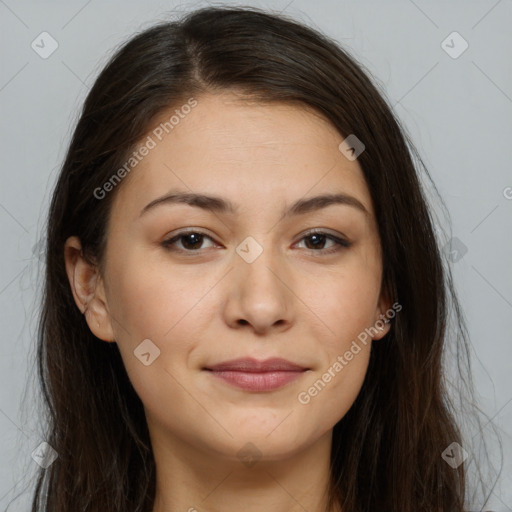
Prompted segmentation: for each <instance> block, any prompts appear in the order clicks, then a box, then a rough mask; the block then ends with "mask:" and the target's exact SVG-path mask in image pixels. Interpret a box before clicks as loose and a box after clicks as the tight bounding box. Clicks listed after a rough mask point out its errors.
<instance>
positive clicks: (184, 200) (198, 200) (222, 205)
mask: <svg viewBox="0 0 512 512" xmlns="http://www.w3.org/2000/svg"><path fill="white" fill-rule="evenodd" d="M163 204H167V205H168V204H188V205H190V206H195V207H197V208H202V209H203V210H207V211H210V212H212V213H224V214H231V215H235V214H236V213H237V212H238V207H237V206H236V205H235V204H234V203H232V202H231V201H229V200H227V199H224V198H222V197H219V196H209V195H205V194H196V193H192V192H180V191H171V192H170V193H168V194H165V195H164V196H161V197H158V198H156V199H154V200H153V201H151V202H150V203H149V204H147V205H146V206H145V207H144V208H143V209H142V210H141V212H140V214H139V217H141V216H142V215H144V214H145V213H146V212H148V211H149V210H152V209H153V208H155V207H156V206H159V205H163ZM333 204H341V205H346V206H352V207H354V208H356V209H357V210H359V211H360V212H362V213H364V214H365V215H367V216H370V212H369V211H368V210H367V209H366V208H365V206H364V205H363V204H362V203H361V202H360V201H359V200H358V199H356V198H355V197H353V196H351V195H348V194H345V193H337V194H322V195H319V196H314V197H307V198H303V199H299V200H298V201H296V202H295V203H293V204H292V205H291V206H290V207H288V208H287V209H286V210H285V211H284V212H282V218H286V217H291V216H293V215H301V214H304V213H309V212H312V211H316V210H320V209H322V208H326V207H327V206H331V205H333Z"/></svg>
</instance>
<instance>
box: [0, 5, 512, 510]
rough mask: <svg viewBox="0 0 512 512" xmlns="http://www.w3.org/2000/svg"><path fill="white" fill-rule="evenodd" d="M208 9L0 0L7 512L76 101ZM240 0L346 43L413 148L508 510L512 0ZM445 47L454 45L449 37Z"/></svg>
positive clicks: (30, 426) (29, 442)
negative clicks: (433, 207)
mask: <svg viewBox="0 0 512 512" xmlns="http://www.w3.org/2000/svg"><path fill="white" fill-rule="evenodd" d="M225 3H226V4H231V3H232V2H225ZM205 4H206V2H193V3H192V2H189V3H187V2H184V3H180V4H178V3H174V2H172V1H167V2H163V1H155V0H146V1H144V2H142V1H140V0H139V1H126V0H125V1H121V0H118V1H109V2H100V1H99V0H89V1H87V0H84V1H69V0H68V1H56V0H53V1H48V2H44V3H43V2H36V1H27V0H24V1H15V0H0V44H1V50H0V52H1V53H0V55H1V71H0V109H1V110H0V116H1V117H0V118H1V120H2V122H1V128H0V129H1V133H0V144H1V152H0V158H1V161H2V165H1V173H2V176H1V177H2V180H1V183H2V185H1V189H0V237H1V244H2V251H1V260H0V318H1V325H2V343H1V356H2V357H1V358H0V372H1V375H2V386H0V434H1V438H0V509H1V510H4V509H5V508H6V507H7V504H8V503H9V502H10V501H11V500H12V499H13V498H14V497H15V496H17V495H18V494H21V495H22V497H21V499H19V500H17V501H16V502H14V503H13V505H12V506H11V507H9V510H20V511H21V510H28V498H29V496H30V491H31V488H30V487H29V490H28V491H27V490H26V489H25V487H24V485H29V486H30V485H31V484H30V478H31V476H32V474H31V473H32V472H33V470H35V468H36V465H35V462H34V461H33V460H32V458H31V454H32V452H33V450H34V449H35V448H36V447H37V446H38V445H39V444H40V443H41V442H42V441H43V440H42V439H41V438H40V437H39V435H38V430H37V429H38V415H37V404H36V403H35V400H34V396H33V393H34V391H33V387H34V384H33V376H34V368H33V367H32V365H31V364H32V361H33V356H34V339H35V338H34V334H35V320H36V317H37V314H38V310H39V301H40V295H39V294H40V291H41V282H42V279H41V275H40V274H39V271H40V268H41V261H40V259H39V258H38V255H39V250H40V248H41V246H40V244H39V243H38V241H39V239H40V232H41V229H42V227H43V223H44V217H45V215H46V211H47V206H48V200H49V196H50V192H51V190H52V186H53V184H54V183H55V179H56V175H57V172H58V169H59V166H60V164H61V163H62V160H63V157H64V154H65V150H66V146H67V144H68V142H69V137H70V134H71V130H72V127H73V126H74V121H75V120H76V116H77V111H78V108H79V107H80V105H81V103H82V101H83V99H84V98H85V95H86V93H87V91H88V89H89V87H90V86H91V85H92V83H93V81H94V79H95V77H96V76H97V73H98V72H99V70H100V69H101V67H102V65H103V64H104V63H105V62H106V60H107V58H108V56H109V55H110V54H111V53H112V50H113V48H114V47H115V46H116V45H117V44H119V43H120V42H121V41H123V40H125V39H126V38H127V37H129V36H130V35H132V34H133V33H134V32H136V31H138V30H140V29H143V28H146V27H148V26H149V25H151V24H152V23H153V22H156V21H160V20H164V19H166V18H168V15H169V14H173V13H174V14H179V13H180V12H184V11H188V10H191V9H192V8H195V7H200V6H203V5H205ZM214 5H219V3H214ZM246 5H254V6H259V7H264V8H271V9H273V10H275V11H285V12H286V13H288V14H290V15H292V16H293V17H295V18H297V19H299V20H302V21H304V22H305V23H307V24H308V25H310V26H313V27H315V28H317V29H320V30H321V31H323V32H325V33H326V34H327V35H329V36H331V37H333V38H335V39H336V40H338V41H339V42H340V43H342V44H345V45H346V46H347V47H348V49H349V51H350V52H351V53H352V54H353V55H354V56H355V57H356V58H357V59H358V60H359V62H361V63H362V64H363V65H364V66H366V67H367V68H368V69H369V70H370V71H371V72H372V73H373V75H374V76H375V77H376V79H377V80H378V81H379V82H380V83H381V84H382V87H383V88H384V89H385V91H386V94H387V96H388V100H389V101H390V103H391V104H392V105H394V107H395V110H396V112H397V114H398V116H399V117H400V119H401V120H402V121H403V123H404V125H405V127H406V128H407V130H408V131H409V133H410V134H411V136H412V138H413V141H414V143H415V144H416V146H417V147H418V148H419V150H420V153H421V156H422V157H423V158H424V161H425V163H426V165H427V167H428V169H429V171H430V172H431V174H432V177H433V179H434V181H435V183H436V185H437V186H438V188H439V191H440V193H441V195H442V197H443V199H444V200H445V201H446V204H447V206H448V209H449V212H450V215H451V219H452V235H453V236H454V237H456V238H457V240H456V241H454V242H453V245H452V249H453V248H455V249H458V250H459V253H458V255H453V256H452V258H453V260H454V261H453V271H454V277H455V280H456V286H457V289H458V291H459V293H460V298H461V301H462V305H463V308H464V311H465V315H466V318H467V321H468V326H469V331H470V334H471V352H472V358H473V371H474V376H475V381H476V387H477V391H478V397H479V398H480V405H481V407H482V409H483V410H484V412H485V413H486V414H488V416H489V418H492V423H489V424H485V423H484V427H483V431H482V432H481V433H485V431H487V430H489V429H490V427H491V425H492V424H494V425H495V428H496V429H498V431H499V433H500V435H501V436H502V442H503V452H504V462H503V464H504V467H503V472H502V476H501V481H500V483H499V485H498V486H497V487H496V488H495V489H494V492H493V495H492V499H491V502H490V504H489V505H488V506H487V507H486V508H488V509H492V510H496V511H512V386H511V382H512V372H511V369H512V365H511V362H510V361H511V357H512V336H511V332H512V314H511V313H512V265H511V262H512V172H511V163H510V162H511V161H512V144H511V140H512V122H511V121H512V58H511V56H512V55H511V53H512V52H511V49H512V31H511V30H510V27H511V26H512V2H511V1H510V0H500V1H496V0H489V1H487V0H485V1H484V0H481V1H463V0H456V1H454V0H452V1H449V2H446V1H429V2H427V1H426V0H415V1H412V0H400V1H398V0H397V1H387V2H379V1H368V0H365V1H360V2H356V1H351V2H346V1H335V0H317V1H315V2H307V1H306V0H292V1H290V0H285V1H275V2H246ZM43 31H46V32H48V33H49V34H51V36H52V37H53V38H54V39H55V40H56V41H57V43H58V48H57V50H56V51H55V52H54V53H53V54H52V55H50V56H49V57H48V58H46V59H43V58H41V57H40V56H39V54H38V53H36V52H35V51H34V50H33V49H32V47H31V43H32V41H34V40H35V41H36V42H38V41H39V44H40V45H41V43H40V39H41V38H40V37H38V36H39V34H41V33H42V32H43ZM453 31H457V32H458V33H460V34H461V36H462V37H463V38H464V40H466V41H467V43H468V44H469V47H468V48H467V50H466V51H464V52H463V53H462V54H461V55H459V56H457V58H453V57H452V56H450V55H449V54H448V53H447V52H446V51H445V49H443V46H442V42H443V41H444V40H445V39H446V38H447V36H449V34H451V33H452V32H453ZM452 40H453V42H452ZM446 44H448V45H449V46H452V48H451V50H450V51H452V52H456V53H459V52H460V50H461V49H462V46H461V42H460V41H458V40H457V39H454V38H453V36H451V37H450V38H448V40H447V43H445V45H444V48H446ZM49 47H50V46H49V42H48V40H46V44H45V48H46V49H48V48H49ZM508 187H510V188H508ZM447 229H448V228H447ZM466 251H467V252H466ZM461 256H462V257H461ZM476 434H477V435H479V433H478V432H477V433H476ZM474 439H476V438H474ZM465 448H466V449H467V450H468V451H470V452H471V448H472V447H471V446H465ZM493 453H494V451H493ZM495 460H496V463H497V464H498V465H499V463H500V460H499V457H498V458H496V459H495ZM23 493H25V494H23Z"/></svg>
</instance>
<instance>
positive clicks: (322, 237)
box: [306, 234, 326, 249]
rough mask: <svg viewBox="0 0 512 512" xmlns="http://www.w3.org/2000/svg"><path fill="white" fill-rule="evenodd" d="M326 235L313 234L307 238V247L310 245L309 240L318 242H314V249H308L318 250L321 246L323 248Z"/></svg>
mask: <svg viewBox="0 0 512 512" xmlns="http://www.w3.org/2000/svg"><path fill="white" fill-rule="evenodd" d="M325 238H326V236H325V235H319V234H312V235H309V236H308V237H306V245H308V242H309V240H316V241H314V242H313V247H308V249H318V247H319V246H322V245H323V244H324V243H325Z"/></svg>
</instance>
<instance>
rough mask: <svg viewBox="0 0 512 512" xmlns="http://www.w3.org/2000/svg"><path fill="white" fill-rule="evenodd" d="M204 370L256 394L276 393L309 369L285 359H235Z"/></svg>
mask: <svg viewBox="0 0 512 512" xmlns="http://www.w3.org/2000/svg"><path fill="white" fill-rule="evenodd" d="M203 370H205V371H207V372H209V373H210V374H211V375H212V376H213V377H215V378H219V379H221V380H223V381H224V382H225V383H227V384H229V385H231V386H235V387H237V388H240V389H244V390H247V391H254V392H263V391H274V390H276V389H279V388H282V387H283V386H285V385H286V384H288V383H290V382H292V381H294V380H296V379H298V378H300V377H301V376H303V375H304V373H305V372H307V371H308V370H309V368H306V367H303V366H301V365H298V364H295V363H292V362H290V361H287V360H285V359H279V358H274V359H267V360H265V361H258V360H256V359H251V358H246V359H235V360H231V361H225V362H223V363H219V364H216V365H213V366H209V367H207V368H203Z"/></svg>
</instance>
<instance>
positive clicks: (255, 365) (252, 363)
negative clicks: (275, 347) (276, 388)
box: [205, 357, 307, 373]
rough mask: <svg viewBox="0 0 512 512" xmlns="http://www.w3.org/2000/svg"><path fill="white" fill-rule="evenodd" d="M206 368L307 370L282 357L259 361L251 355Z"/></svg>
mask: <svg viewBox="0 0 512 512" xmlns="http://www.w3.org/2000/svg"><path fill="white" fill-rule="evenodd" d="M205 369H206V370H212V371H236V372H253V373H262V372H278V371H281V372H292V371H296V372H297V371H304V370H307V368H305V367H304V366H300V365H298V364H295V363H292V362H290V361H287V360H286V359H281V358H276V357H275V358H271V359H266V360H264V361H258V360H257V359H253V358H250V357H247V358H242V359H232V360H231V361H224V362H222V363H219V364H216V365H213V366H208V367H206V368H205Z"/></svg>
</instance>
